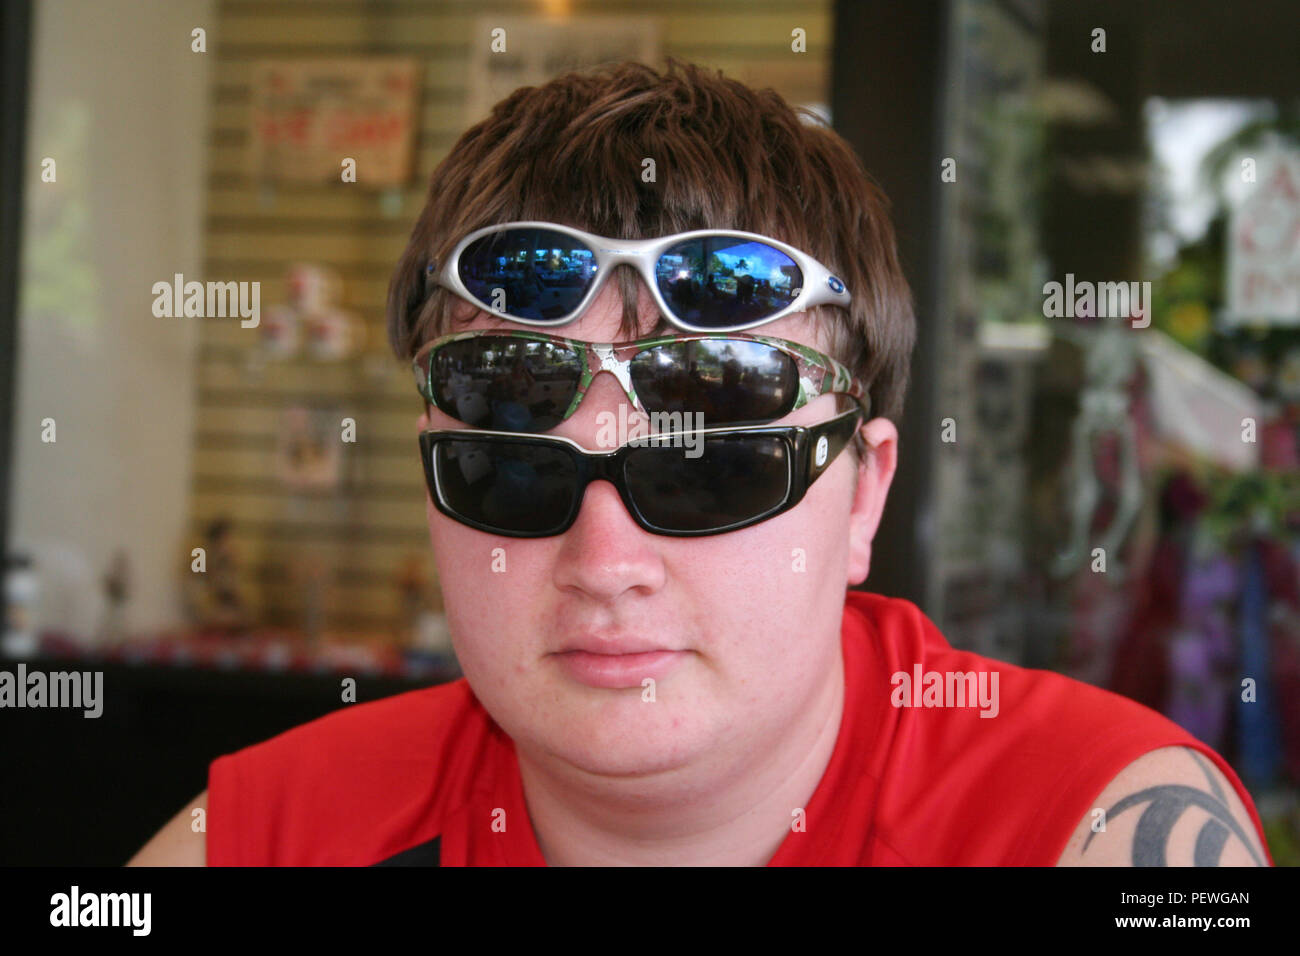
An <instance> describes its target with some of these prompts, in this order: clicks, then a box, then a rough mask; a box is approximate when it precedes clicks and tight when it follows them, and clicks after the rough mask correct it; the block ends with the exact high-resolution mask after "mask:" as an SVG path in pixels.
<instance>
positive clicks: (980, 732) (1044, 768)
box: [850, 595, 1248, 866]
mask: <svg viewBox="0 0 1300 956" xmlns="http://www.w3.org/2000/svg"><path fill="white" fill-rule="evenodd" d="M850 606H851V607H855V608H856V609H857V610H858V611H859V612H860V613H861V614H862V615H864V616H865V618H866V619H867V620H868V621H869V625H870V626H869V627H867V631H868V632H869V634H870V637H871V640H872V641H873V643H874V648H873V649H874V655H873V656H874V657H875V658H877V659H878V660H879V661H880V667H879V668H878V669H877V670H876V671H875V672H874V673H872V672H871V671H869V670H867V669H866V668H865V667H864V668H863V678H862V679H867V680H869V681H870V682H871V683H870V684H869V685H868V690H867V693H868V694H869V695H871V696H877V697H879V698H883V699H886V700H887V703H885V704H883V705H877V706H878V707H879V710H878V711H877V713H878V714H879V715H880V717H881V722H880V723H881V731H880V732H881V733H882V734H884V735H885V741H886V743H885V746H886V749H887V753H886V755H885V756H884V757H883V758H882V760H881V761H880V763H879V764H878V765H877V766H876V768H875V775H876V776H877V777H878V779H880V780H881V799H880V804H879V807H878V810H877V813H878V817H879V819H878V821H877V822H878V832H879V833H880V834H881V835H882V838H884V839H887V840H888V841H889V842H890V844H891V845H892V847H893V848H894V849H895V850H896V851H897V852H898V853H899V854H900V855H901V856H902V857H904V858H906V859H910V860H913V861H915V862H919V863H927V864H932V865H939V864H945V863H961V864H970V865H1003V864H1015V865H1025V864H1028V865H1048V866H1050V865H1052V864H1054V863H1056V862H1057V861H1058V859H1060V858H1061V855H1062V851H1063V850H1064V849H1065V848H1066V846H1067V844H1068V843H1070V841H1071V840H1072V838H1073V837H1076V836H1078V835H1079V833H1080V832H1081V831H1080V830H1079V827H1080V826H1081V825H1082V824H1081V821H1084V820H1085V818H1086V822H1089V823H1090V822H1091V819H1092V817H1091V816H1090V811H1091V810H1092V809H1093V808H1094V807H1096V806H1097V805H1098V799H1099V797H1098V795H1099V794H1101V793H1102V792H1103V791H1104V790H1106V788H1107V787H1109V786H1110V785H1111V784H1112V782H1113V781H1115V780H1116V779H1117V778H1118V777H1119V775H1120V774H1121V772H1122V771H1125V770H1126V768H1129V767H1130V766H1131V765H1134V764H1136V763H1137V762H1139V761H1141V760H1143V759H1144V758H1146V757H1147V755H1148V754H1152V753H1153V752H1155V751H1160V750H1162V749H1165V748H1173V749H1177V748H1182V747H1198V746H1201V745H1199V742H1197V741H1196V739H1195V738H1194V737H1192V735H1191V734H1189V733H1188V732H1187V731H1186V730H1184V729H1183V728H1181V727H1179V726H1178V725H1177V724H1175V723H1174V722H1173V721H1171V720H1169V719H1168V718H1166V717H1164V716H1163V715H1161V714H1159V713H1156V712H1155V711H1154V710H1151V709H1150V708H1148V707H1145V706H1143V705H1141V704H1139V703H1137V702H1136V701H1133V700H1130V699H1128V698H1126V697H1123V696H1121V695H1119V694H1116V693H1113V692H1111V691H1107V690H1103V689H1101V688H1098V687H1093V686H1091V685H1089V684H1085V683H1082V682H1081V681H1077V680H1074V679H1072V678H1069V677H1066V676H1064V675H1061V674H1057V673H1053V672H1050V671H1042V670H1035V669H1030V668H1024V667H1019V666H1016V665H1014V664H1009V663H1006V662H1003V661H999V660H996V659H993V658H989V657H985V656H982V655H979V654H975V653H972V652H969V651H962V650H957V649H955V648H953V647H952V646H951V645H950V644H949V643H948V642H947V640H946V639H945V638H944V636H943V635H942V633H940V632H939V630H938V628H937V627H936V626H935V625H934V624H933V623H932V622H931V621H930V620H929V618H928V617H926V616H925V614H924V613H922V612H921V611H920V610H919V609H918V608H917V607H916V606H915V605H914V604H912V603H910V602H907V601H902V600H899V599H891V598H883V597H881V596H879V595H869V596H866V598H862V597H858V598H856V600H855V597H854V596H851V597H850ZM882 671H883V672H882ZM963 698H964V699H963ZM890 704H892V705H893V706H890ZM1204 749H1205V750H1206V752H1207V753H1212V751H1209V750H1208V748H1204ZM1207 759H1209V758H1207ZM1216 759H1217V757H1216ZM1187 760H1188V761H1189V767H1190V771H1194V772H1196V773H1198V774H1200V781H1201V784H1202V786H1203V787H1204V786H1208V784H1207V782H1206V779H1205V776H1204V774H1203V773H1202V772H1201V771H1200V770H1199V769H1198V768H1197V765H1196V764H1195V763H1194V762H1190V758H1187ZM1210 762H1211V763H1214V760H1211V761H1210ZM1149 765H1150V764H1149V762H1148V763H1144V764H1142V766H1144V767H1145V766H1149ZM1223 767H1224V768H1226V767H1227V765H1226V764H1223ZM1227 772H1228V773H1229V774H1230V773H1231V771H1230V770H1228V771H1227ZM1128 779H1130V778H1125V780H1126V781H1127V780H1128ZM1123 785H1124V784H1123V782H1122V783H1121V784H1120V786H1121V787H1122V786H1123ZM1219 785H1220V786H1221V787H1223V788H1224V792H1225V794H1228V793H1229V792H1230V791H1235V788H1234V787H1231V786H1226V785H1224V784H1222V783H1219ZM1207 792H1209V793H1210V794H1211V795H1212V794H1213V791H1212V790H1209V791H1207ZM1241 792H1242V793H1244V790H1243V791H1241ZM1107 795H1108V796H1109V795H1110V792H1108V794H1107ZM1120 799H1122V795H1121V796H1119V797H1116V798H1115V800H1116V801H1118V800H1120ZM1247 799H1248V797H1247ZM1229 803H1231V801H1229ZM926 807H929V808H931V809H932V810H933V811H934V812H933V813H928V812H923V810H922V809H921V808H926ZM1116 812H1121V822H1125V818H1127V817H1130V816H1133V815H1134V813H1133V811H1129V812H1128V813H1122V811H1116ZM1139 815H1140V814H1139ZM1243 819H1248V817H1247V818H1243ZM1089 832H1090V831H1089ZM1082 839H1084V840H1086V839H1087V834H1086V833H1085V834H1083V837H1082ZM1096 849H1097V843H1096V841H1095V840H1094V841H1093V844H1092V845H1091V846H1090V847H1089V849H1088V851H1087V852H1088V855H1089V857H1091V855H1092V854H1093V853H1094V852H1095V850H1096Z"/></svg>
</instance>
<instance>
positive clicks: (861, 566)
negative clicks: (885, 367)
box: [848, 418, 898, 587]
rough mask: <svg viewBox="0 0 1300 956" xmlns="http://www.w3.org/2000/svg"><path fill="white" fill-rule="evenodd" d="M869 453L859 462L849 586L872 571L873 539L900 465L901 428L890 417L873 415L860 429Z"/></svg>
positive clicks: (851, 519)
mask: <svg viewBox="0 0 1300 956" xmlns="http://www.w3.org/2000/svg"><path fill="white" fill-rule="evenodd" d="M861 433H862V437H863V438H864V439H866V442H867V446H868V447H867V452H866V455H865V456H864V457H863V459H862V461H860V462H859V463H858V487H857V491H855V492H854V495H853V508H852V510H851V511H850V512H849V573H848V586H849V587H854V586H855V585H858V584H861V583H862V582H863V581H865V580H866V579H867V574H868V572H870V570H871V542H872V539H874V538H875V536H876V530H877V529H878V528H879V527H880V516H881V515H882V514H883V513H884V510H885V497H886V496H887V495H888V494H889V485H890V483H891V482H892V481H893V480H894V469H895V468H896V467H897V465H898V429H897V428H895V427H894V423H893V422H891V421H890V420H889V419H888V418H873V419H872V420H871V421H869V422H867V423H866V424H864V425H863V426H862V428H861Z"/></svg>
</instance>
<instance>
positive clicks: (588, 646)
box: [557, 634, 672, 655]
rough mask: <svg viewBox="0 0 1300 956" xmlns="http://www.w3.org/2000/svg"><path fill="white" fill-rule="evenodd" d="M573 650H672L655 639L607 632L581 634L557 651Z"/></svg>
mask: <svg viewBox="0 0 1300 956" xmlns="http://www.w3.org/2000/svg"><path fill="white" fill-rule="evenodd" d="M574 651H582V652H584V653H587V654H618V655H621V654H652V653H655V652H657V651H669V652H671V651H672V648H669V647H664V646H663V645H662V644H660V643H658V642H657V641H652V640H646V639H645V638H640V637H635V636H633V635H628V636H626V637H617V636H610V635H608V634H590V635H583V636H582V637H579V638H576V639H575V640H573V641H570V642H569V643H568V644H567V645H565V647H564V648H563V649H562V650H560V651H558V652H557V653H560V654H568V653H572V652H574Z"/></svg>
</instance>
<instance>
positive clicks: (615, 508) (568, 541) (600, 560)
mask: <svg viewBox="0 0 1300 956" xmlns="http://www.w3.org/2000/svg"><path fill="white" fill-rule="evenodd" d="M661 542H662V539H661V538H660V537H658V536H657V535H653V534H650V533H649V532H647V531H643V530H642V529H641V528H639V527H638V526H637V524H636V522H635V521H633V520H632V516H631V515H630V514H628V511H627V508H625V507H624V506H623V500H622V499H621V498H620V497H619V495H618V491H617V490H616V489H615V488H614V486H613V485H612V484H610V483H609V482H608V481H593V482H592V483H591V484H590V485H588V486H587V492H586V494H585V495H584V496H583V499H582V508H581V510H580V511H579V512H578V520H577V521H575V522H574V524H573V527H571V528H570V529H569V530H568V531H566V532H565V533H564V536H563V543H562V545H561V546H560V553H559V554H558V555H557V559H556V562H555V571H554V581H555V586H556V587H558V588H559V589H560V590H568V591H576V592H579V593H581V594H583V595H585V596H587V597H589V598H591V599H593V600H596V601H600V602H608V601H612V600H614V599H615V598H618V597H619V596H620V595H622V594H624V593H626V592H629V591H631V592H634V593H640V594H642V595H647V594H653V593H654V592H655V591H658V590H659V589H660V588H662V587H663V586H664V581H665V578H666V571H665V568H664V560H663V555H662V554H661V553H660V547H661Z"/></svg>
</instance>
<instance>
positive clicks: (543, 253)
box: [459, 227, 596, 321]
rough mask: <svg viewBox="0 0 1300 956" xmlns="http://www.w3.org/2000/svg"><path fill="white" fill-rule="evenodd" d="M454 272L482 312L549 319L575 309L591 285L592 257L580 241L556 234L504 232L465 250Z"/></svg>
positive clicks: (528, 230)
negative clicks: (481, 308)
mask: <svg viewBox="0 0 1300 956" xmlns="http://www.w3.org/2000/svg"><path fill="white" fill-rule="evenodd" d="M459 272H460V281H461V282H463V283H464V284H465V288H467V289H468V290H469V292H470V294H471V295H472V296H474V298H475V299H477V300H478V301H479V302H481V303H482V304H483V307H484V309H486V310H487V311H489V312H495V313H498V314H501V315H507V316H510V317H511V318H514V319H524V320H529V319H532V320H534V321H554V320H556V319H561V318H564V317H565V316H566V315H569V314H571V313H572V312H573V311H574V310H575V309H577V307H578V303H579V302H581V301H582V298H583V296H585V295H586V294H587V290H588V289H590V288H591V285H592V283H593V282H595V281H596V257H595V253H594V252H593V251H592V250H591V248H590V247H589V246H588V245H587V244H586V243H584V242H581V241H580V240H578V239H575V238H573V237H572V236H569V235H565V234H564V233H562V232H555V231H554V230H551V229H537V228H531V227H528V228H517V229H505V230H503V231H501V232H494V233H489V234H488V235H486V236H483V237H482V238H480V239H476V240H474V241H473V242H471V243H470V244H469V245H468V246H466V247H465V250H464V251H463V252H462V253H461V254H460V263H459Z"/></svg>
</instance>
